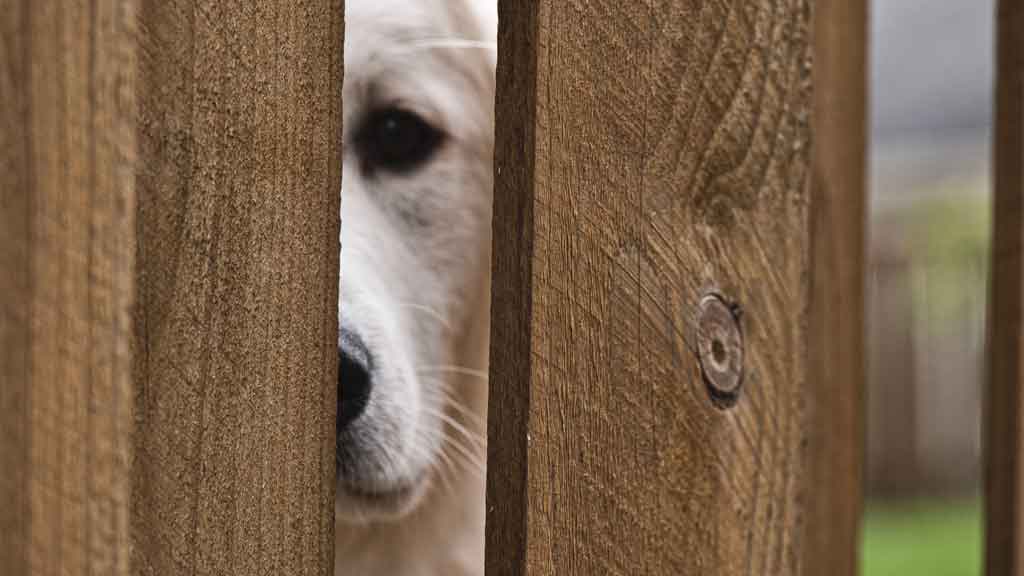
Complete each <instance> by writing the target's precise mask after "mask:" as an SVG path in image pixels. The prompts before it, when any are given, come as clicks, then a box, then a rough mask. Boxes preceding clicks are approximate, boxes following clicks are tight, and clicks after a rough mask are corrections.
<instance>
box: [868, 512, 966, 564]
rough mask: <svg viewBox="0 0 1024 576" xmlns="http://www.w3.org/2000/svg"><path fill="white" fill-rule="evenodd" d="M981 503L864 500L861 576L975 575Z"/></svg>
mask: <svg viewBox="0 0 1024 576" xmlns="http://www.w3.org/2000/svg"><path fill="white" fill-rule="evenodd" d="M981 521H982V514H981V503H980V501H964V502H926V501H922V502H915V503H912V504H902V505H884V504H876V503H868V505H867V508H866V510H865V515H864V540H863V547H862V549H861V554H862V560H861V566H862V569H861V573H862V575H863V576H979V575H980V574H981V572H982V570H981V543H982V533H981V530H982V525H981Z"/></svg>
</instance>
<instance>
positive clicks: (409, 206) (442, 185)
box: [335, 0, 497, 576]
mask: <svg viewBox="0 0 1024 576" xmlns="http://www.w3.org/2000/svg"><path fill="white" fill-rule="evenodd" d="M496 4H497V0H348V1H347V2H346V14H345V21H346V25H345V79H344V89H343V90H344V92H343V106H344V151H343V159H344V160H343V161H344V171H343V175H342V179H343V182H342V200H341V221H342V223H341V246H342V248H341V293H340V325H341V331H340V336H339V354H340V363H339V366H340V379H339V384H338V398H339V401H338V421H337V426H338V434H337V442H338V449H337V450H338V451H337V464H338V477H337V479H338V486H337V490H338V496H337V501H336V505H335V511H336V517H337V524H336V530H337V539H336V548H335V556H336V561H335V572H336V574H346V575H352V576H377V575H381V576H403V575H406V574H417V575H442V574H443V575H453V576H457V575H460V574H483V550H484V492H485V490H484V460H485V457H486V444H485V437H486V425H485V421H486V414H487V380H486V370H487V357H488V335H489V323H490V242H491V203H492V180H493V179H492V169H493V141H494V72H495V64H496V54H497V53H496V45H495V43H496V34H497V7H496Z"/></svg>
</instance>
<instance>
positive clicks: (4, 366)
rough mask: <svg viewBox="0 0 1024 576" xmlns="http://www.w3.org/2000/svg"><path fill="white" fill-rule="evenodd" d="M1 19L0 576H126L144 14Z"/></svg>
mask: <svg viewBox="0 0 1024 576" xmlns="http://www.w3.org/2000/svg"><path fill="white" fill-rule="evenodd" d="M0 12H2V13H3V16H2V17H0V38H3V40H2V41H0V100H2V101H3V106H0V572H3V573H4V574H11V575H12V576H21V575H27V574H85V575H91V574H113V575H122V576H127V575H128V574H129V573H130V570H129V552H128V551H129V546H128V543H129V527H128V526H129V522H128V508H129V491H130V470H129V465H130V449H131V440H130V432H131V426H132V418H131V407H132V393H131V390H132V387H131V356H130V348H131V345H132V342H131V341H132V324H131V305H132V291H133V284H134V281H133V279H134V276H133V270H134V264H133V263H134V257H135V253H134V246H135V198H136V195H135V188H134V186H133V179H134V170H135V167H136V166H137V161H136V147H135V112H134V110H135V103H134V96H135V87H136V78H135V73H134V70H135V59H136V43H135V38H136V34H137V29H136V25H135V3H133V2H114V1H101V2H94V3H91V4H90V3H86V2H58V1H55V0H33V1H11V2H4V3H3V5H2V7H0Z"/></svg>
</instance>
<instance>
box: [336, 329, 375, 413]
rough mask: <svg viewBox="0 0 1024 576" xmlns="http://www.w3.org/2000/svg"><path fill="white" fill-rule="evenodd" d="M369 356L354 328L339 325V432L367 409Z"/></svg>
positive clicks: (369, 377)
mask: <svg viewBox="0 0 1024 576" xmlns="http://www.w3.org/2000/svg"><path fill="white" fill-rule="evenodd" d="M371 368H372V359H371V357H370V351H369V349H367V347H366V344H365V343H363V340H362V338H360V337H359V336H358V335H357V334H355V333H354V332H350V331H347V330H344V329H342V331H341V338H340V339H339V343H338V418H337V427H338V432H341V431H342V430H344V429H345V428H346V427H348V425H349V424H351V423H352V422H353V421H354V420H355V419H356V418H359V415H360V414H362V413H363V411H364V410H366V405H367V403H368V402H369V401H370V384H371Z"/></svg>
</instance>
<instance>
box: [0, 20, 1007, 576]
mask: <svg viewBox="0 0 1024 576" xmlns="http://www.w3.org/2000/svg"><path fill="white" fill-rule="evenodd" d="M1004 4H1005V5H1004V7H1003V8H1002V11H1001V12H1000V18H1001V21H1002V26H1003V37H1002V38H1003V40H1002V44H1001V51H1000V54H1001V63H1002V68H1001V69H1002V72H1003V78H1002V81H1001V85H1000V86H1001V88H1000V115H1001V117H1000V121H999V122H998V125H999V126H1000V136H999V140H998V147H997V154H998V158H999V178H998V185H997V188H998V190H997V192H998V200H997V204H998V205H999V206H1000V208H999V210H997V216H998V220H997V231H996V236H997V242H996V243H997V249H996V251H995V259H996V264H995V265H994V266H993V269H994V270H995V275H996V277H995V278H994V281H993V302H994V303H993V306H994V312H993V318H995V319H996V321H995V322H992V325H993V327H994V331H993V336H992V338H993V339H994V342H995V345H994V346H993V347H992V349H993V351H994V352H993V360H992V365H993V367H994V368H993V370H994V372H993V378H992V387H991V392H992V400H991V402H990V403H989V414H988V417H989V420H988V421H989V422H991V430H992V434H991V436H990V439H989V447H990V457H989V464H990V467H989V471H990V474H989V479H990V481H989V486H990V492H989V494H990V500H989V529H990V530H989V558H990V574H993V575H995V574H1000V575H1001V574H1024V568H1022V560H1021V557H1020V554H1019V553H1018V552H1017V551H1018V550H1021V549H1024V542H1022V540H1021V533H1020V521H1021V520H1020V519H1021V514H1022V510H1024V508H1022V504H1021V499H1020V492H1019V489H1020V486H1021V482H1020V474H1021V470H1020V466H1021V465H1020V462H1021V458H1020V451H1021V443H1020V439H1021V431H1020V428H1019V426H1018V423H1019V421H1020V395H1019V387H1020V382H1021V380H1022V378H1024V375H1022V374H1021V366H1020V363H1019V362H1018V360H1017V359H1018V357H1019V351H1020V342H1021V334H1020V327H1021V320H1022V318H1021V307H1020V302H1021V296H1022V290H1021V286H1022V284H1021V282H1022V278H1021V270H1022V266H1021V261H1020V259H1021V250H1020V241H1021V230H1022V223H1021V222H1020V217H1021V210H1020V193H1021V182H1020V173H1019V168H1018V166H1019V162H1020V159H1021V152H1022V150H1021V134H1024V132H1022V130H1021V114H1020V111H1021V100H1020V99H1021V96H1020V88H1019V86H1020V83H1021V80H1020V70H1019V62H1020V60H1021V58H1020V56H1021V54H1020V53H1019V52H1020V50H1021V42H1020V40H1018V39H1019V38H1021V37H1024V36H1022V35H1021V34H1017V33H1016V32H1017V31H1019V29H1020V27H1021V18H1022V16H1021V9H1020V8H1018V5H1019V4H1018V3H1013V2H1008V1H1007V2H1005V3H1004ZM0 14H2V16H0V37H2V38H3V41H2V42H0V96H2V97H3V100H4V103H5V105H4V107H3V108H2V109H0V296H2V299H0V361H2V364H0V378H2V381H0V472H2V474H0V566H3V567H4V570H5V573H9V574H15V575H19V574H129V573H132V574H136V573H142V574H264V573H271V574H307V573H316V574H329V573H330V571H331V570H332V567H333V545H332V534H331V533H332V531H333V522H332V519H333V505H332V500H333V494H334V492H333V491H334V488H333V474H334V459H333V445H332V443H333V440H331V438H332V437H333V436H332V434H331V431H332V426H333V425H332V424H331V422H332V416H333V414H334V410H335V406H336V397H335V394H336V384H335V383H336V370H337V361H336V350H335V338H336V330H337V326H336V314H335V312H336V311H335V309H334V306H336V304H335V302H337V298H336V296H337V292H336V291H337V272H338V261H337V254H338V249H337V248H338V246H337V238H338V233H337V232H338V221H337V214H338V213H339V211H338V197H337V196H338V194H337V191H338V188H339V183H340V168H339V167H340V156H339V155H340V150H339V143H340V128H341V126H340V124H341V116H340V113H339V112H340V98H339V95H340V82H341V77H342V65H341V62H342V60H341V54H342V52H341V51H342V35H343V26H342V22H343V16H342V14H343V0H307V1H305V2H285V1H281V0H278V1H275V0H254V1H252V2H245V3H223V2H217V1H215V0H167V1H162V0H161V1H158V0H95V1H93V2H89V3H86V2H81V1H71V2H57V1H56V0H33V1H31V2H30V1H28V0H22V1H18V0H10V1H9V2H5V3H4V4H3V5H2V10H0ZM866 16H867V15H866V8H865V3H864V0H844V1H841V2H840V1H832V0H820V1H814V0H786V1H775V2H769V1H768V0H748V1H741V2H732V3H726V2H718V1H711V0H707V1H698V0H657V1H653V2H645V3H637V2H621V1H620V0H590V1H583V0H578V1H571V2H567V1H561V0H502V2H501V4H500V21H501V23H500V31H499V64H498V82H499V88H498V101H497V103H496V112H497V134H496V138H497V142H496V158H495V170H496V181H497V185H496V190H495V213H496V214H497V215H498V217H497V218H496V219H495V228H494V235H495V244H494V251H493V253H494V262H493V263H494V274H495V280H494V282H493V285H494V292H493V296H494V300H493V302H494V305H493V321H494V322H493V330H492V332H493V340H492V342H493V348H492V365H491V391H492V394H491V413H490V417H489V444H488V446H489V454H488V458H489V460H488V481H489V487H488V500H489V503H488V513H487V521H488V537H487V546H488V549H487V572H488V574H494V575H497V574H702V575H703V574H706V575H713V576H718V575H733V574H765V575H772V574H808V575H817V574H838V575H840V576H842V575H847V576H850V575H853V574H855V573H856V572H857V561H856V558H857V550H856V548H857V541H858V530H859V518H860V501H861V485H862V481H861V476H862V473H861V466H862V464H861V461H862V458H861V456H862V455H861V451H862V442H861V437H862V435H863V414H862V409H863V401H862V397H861V395H862V386H861V382H862V381H863V377H864V370H863V357H864V346H863V334H862V317H863V312H862V306H863V304H862V302H863V244H864V233H863V230H864V226H863V221H864V194H863V190H864V168H865V166H864V164H865V155H864V151H865V150H864V149H865V129H866V126H865V121H864V116H865V98H866V91H865V52H866V51H865V22H866Z"/></svg>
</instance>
